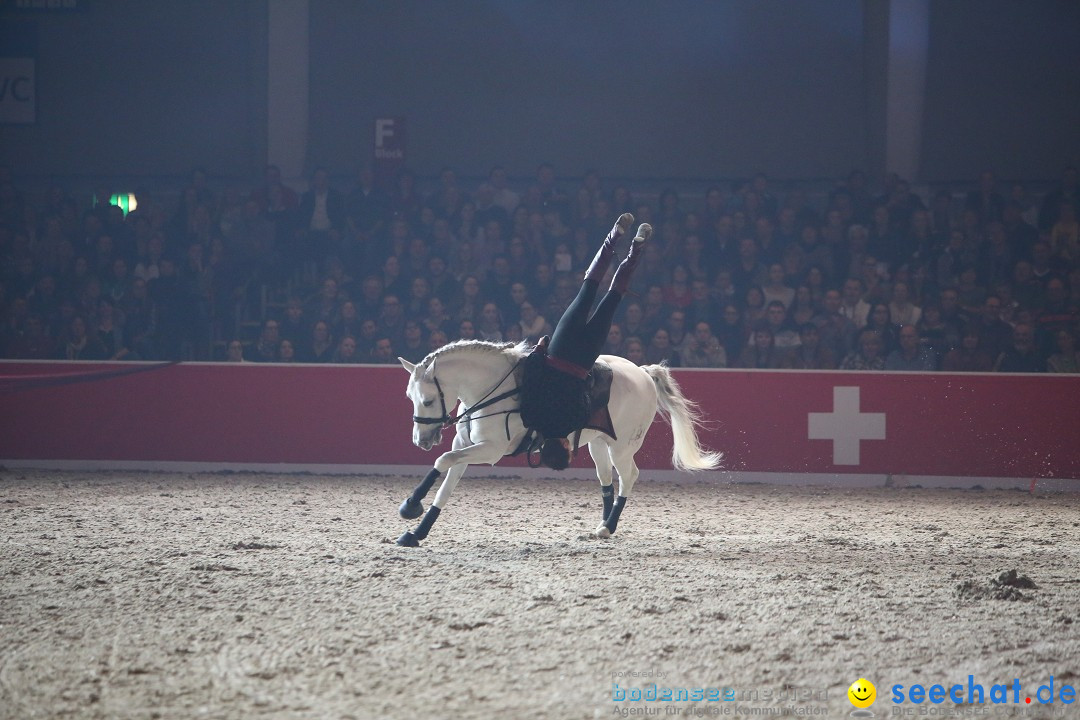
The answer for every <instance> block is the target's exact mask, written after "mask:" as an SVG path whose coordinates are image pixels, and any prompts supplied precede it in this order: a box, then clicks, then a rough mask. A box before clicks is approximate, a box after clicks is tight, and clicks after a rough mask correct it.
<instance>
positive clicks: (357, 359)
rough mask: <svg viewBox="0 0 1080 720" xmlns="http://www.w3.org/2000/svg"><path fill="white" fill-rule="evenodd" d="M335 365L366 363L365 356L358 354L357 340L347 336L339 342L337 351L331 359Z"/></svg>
mask: <svg viewBox="0 0 1080 720" xmlns="http://www.w3.org/2000/svg"><path fill="white" fill-rule="evenodd" d="M330 362H332V363H334V364H335V365H356V364H359V363H362V362H364V358H363V356H362V355H361V354H360V353H359V352H357V349H356V338H354V337H353V336H352V335H346V336H345V337H343V338H341V340H339V341H338V345H337V349H336V350H334V354H333V355H332V356H331V358H330Z"/></svg>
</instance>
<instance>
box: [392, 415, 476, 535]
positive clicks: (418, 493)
mask: <svg viewBox="0 0 1080 720" xmlns="http://www.w3.org/2000/svg"><path fill="white" fill-rule="evenodd" d="M470 444H471V443H470V441H469V431H468V427H467V426H466V425H457V426H456V430H455V432H454V440H453V442H452V443H451V444H450V448H451V449H452V450H460V449H461V448H463V447H467V446H468V445H470ZM462 472H464V468H462ZM441 474H442V473H441V472H440V471H439V469H438V468H437V467H433V468H431V470H430V471H429V472H428V474H427V475H425V476H424V479H423V480H421V481H420V484H419V485H417V486H416V489H415V490H413V493H412V495H410V496H409V497H407V498H405V501H404V502H402V503H401V505H400V506H399V507H398V515H400V516H401V518H402V519H403V520H415V519H416V518H418V517H420V516H421V515H423V514H424V503H423V502H422V501H423V499H424V498H426V497H427V494H428V493H429V492H431V487H432V485H434V484H435V481H436V480H438V479H439V476H440V475H441ZM454 482H455V483H456V482H457V480H456V479H455V480H454ZM444 484H445V483H444Z"/></svg>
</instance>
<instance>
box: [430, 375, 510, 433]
mask: <svg viewBox="0 0 1080 720" xmlns="http://www.w3.org/2000/svg"><path fill="white" fill-rule="evenodd" d="M520 364H521V360H518V361H517V362H516V363H514V365H513V367H511V368H510V370H509V371H508V372H507V373H506V374H505V375H503V376H502V379H501V380H499V382H497V383H495V386H494V387H492V388H491V389H490V390H488V392H487V394H486V395H484V397H482V398H480V400H479V401H478V402H476V403H475V404H474V405H473V406H472V407H469V408H466V409H465V410H463V411H462V412H460V413H458V414H457V415H451V414H450V413H449V412H447V410H446V394H445V393H444V392H443V389H442V385H441V384H440V383H439V378H438V377H436V376H435V374H434V373H432V375H431V380H432V382H434V383H435V389H436V390H438V391H439V405H440V406H441V408H442V415H440V416H439V417H431V418H426V417H420V416H419V415H413V422H414V423H416V424H417V425H441V426H442V427H444V428H447V427H451V426H453V425H457V424H458V423H459V422H461V421H462V420H466V421H468V420H479V419H480V418H484V417H491V416H492V415H504V414H505V415H508V416H509V415H510V414H512V413H516V412H521V411H520V410H518V409H516V408H515V409H513V410H501V411H499V412H494V413H489V414H488V415H480V416H477V417H473V416H472V414H473V413H475V412H476V411H477V410H483V409H484V408H486V407H491V406H492V405H494V404H495V403H497V402H499V401H500V400H505V399H507V398H509V397H513V396H514V395H517V394H518V392H520V388H518V387H515V388H513V389H512V390H507V391H506V392H501V393H499V394H498V395H496V396H494V397H491V393H493V392H495V391H496V390H497V389H498V388H499V386H500V385H502V384H503V383H504V382H506V378H508V377H510V376H511V375H513V374H514V371H515V370H517V368H518V365H520Z"/></svg>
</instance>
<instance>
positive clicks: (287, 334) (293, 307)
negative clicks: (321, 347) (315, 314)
mask: <svg viewBox="0 0 1080 720" xmlns="http://www.w3.org/2000/svg"><path fill="white" fill-rule="evenodd" d="M278 335H279V337H281V338H282V339H283V340H291V341H292V344H293V347H294V348H295V347H299V346H300V345H301V344H302V343H303V342H304V341H305V340H306V339H307V338H308V337H309V336H310V335H311V331H310V330H309V329H308V323H307V318H306V317H305V316H304V303H303V302H301V300H300V298H298V297H296V296H295V295H294V296H291V297H289V299H288V300H286V301H285V314H284V316H283V317H282V318H281V320H280V321H278Z"/></svg>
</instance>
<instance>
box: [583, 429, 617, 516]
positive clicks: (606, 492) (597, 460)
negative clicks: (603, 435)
mask: <svg viewBox="0 0 1080 720" xmlns="http://www.w3.org/2000/svg"><path fill="white" fill-rule="evenodd" d="M589 454H590V455H592V460H593V465H595V466H596V477H597V478H598V479H599V480H600V495H601V496H602V497H603V498H604V514H603V515H602V516H601V518H602V519H604V520H607V516H608V515H610V514H611V506H612V504H613V503H614V500H615V489H614V488H613V487H612V486H611V478H612V473H611V468H612V464H611V452H610V451H609V449H608V444H607V443H606V442H604V441H603V440H601V439H600V438H597V439H595V440H593V441H592V442H590V443H589Z"/></svg>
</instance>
